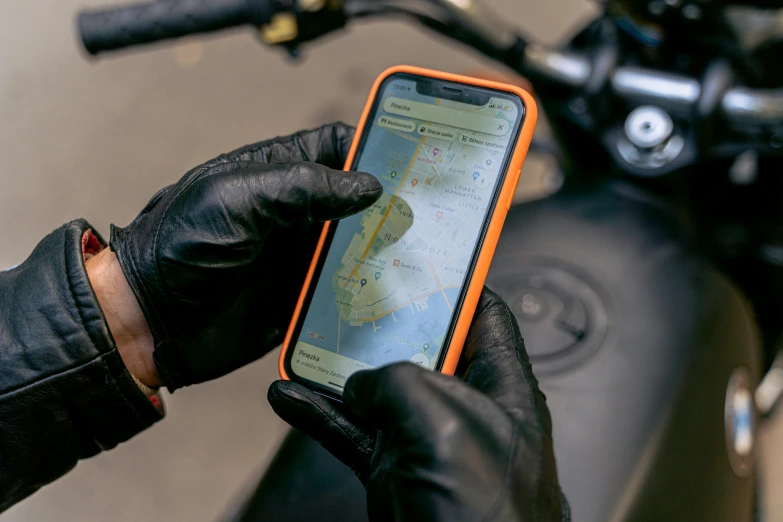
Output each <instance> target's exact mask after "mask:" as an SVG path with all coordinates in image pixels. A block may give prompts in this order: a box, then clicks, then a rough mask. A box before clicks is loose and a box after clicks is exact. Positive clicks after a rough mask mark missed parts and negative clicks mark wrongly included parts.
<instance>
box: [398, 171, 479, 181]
mask: <svg viewBox="0 0 783 522" xmlns="http://www.w3.org/2000/svg"><path fill="white" fill-rule="evenodd" d="M479 176H481V174H479V173H478V172H474V173H473V181H476V179H477V178H478V177H479ZM392 177H393V176H392Z"/></svg>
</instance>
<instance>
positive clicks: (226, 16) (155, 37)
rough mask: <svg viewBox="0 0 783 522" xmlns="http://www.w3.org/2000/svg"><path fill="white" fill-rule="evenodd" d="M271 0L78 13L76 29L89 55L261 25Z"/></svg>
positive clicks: (169, 1) (175, 1) (185, 2)
mask: <svg viewBox="0 0 783 522" xmlns="http://www.w3.org/2000/svg"><path fill="white" fill-rule="evenodd" d="M272 14H273V7H272V0H157V1H155V2H148V3H144V4H135V5H127V6H123V7H114V8H109V9H97V10H91V11H83V12H81V13H79V17H78V22H77V23H78V26H79V32H80V33H81V37H82V42H83V43H84V48H85V49H86V50H87V52H88V53H90V54H98V53H100V52H103V51H111V50H114V49H122V48H125V47H132V46H134V45H141V44H146V43H151V42H159V41H161V40H168V39H171V38H177V37H180V36H186V35H189V34H198V33H209V32H212V31H219V30H220V29H227V28H229V27H236V26H240V25H245V24H252V25H255V26H260V25H263V24H265V23H267V22H269V20H270V19H271V17H272Z"/></svg>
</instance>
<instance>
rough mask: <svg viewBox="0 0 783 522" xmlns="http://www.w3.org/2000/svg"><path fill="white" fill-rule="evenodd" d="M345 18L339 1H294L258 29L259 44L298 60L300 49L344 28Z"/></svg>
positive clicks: (340, 0)
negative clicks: (271, 47)
mask: <svg viewBox="0 0 783 522" xmlns="http://www.w3.org/2000/svg"><path fill="white" fill-rule="evenodd" d="M348 18H349V16H348V15H347V13H346V12H345V9H344V4H343V2H342V0H295V1H293V2H291V3H290V4H289V5H287V6H286V7H285V8H284V9H282V10H280V11H278V12H277V13H276V14H275V15H274V16H273V17H272V19H271V20H270V22H269V23H268V24H266V25H263V26H261V27H260V28H259V36H260V38H261V41H262V42H264V43H265V44H267V45H270V46H279V47H282V48H284V49H285V50H286V51H287V52H288V54H289V56H290V57H291V58H294V59H296V58H299V56H300V52H299V49H300V45H301V44H303V43H306V42H310V41H312V40H316V39H318V38H320V37H322V36H324V35H326V34H328V33H331V32H333V31H336V30H338V29H342V28H343V27H345V24H346V22H347V21H348Z"/></svg>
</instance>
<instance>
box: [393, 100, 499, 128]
mask: <svg viewBox="0 0 783 522" xmlns="http://www.w3.org/2000/svg"><path fill="white" fill-rule="evenodd" d="M383 110H384V111H386V112H388V113H389V114H399V115H400V116H408V117H409V118H415V119H417V120H424V121H430V122H433V123H442V124H444V125H450V126H451V127H458V128H460V129H467V130H471V131H475V132H483V133H486V134H494V135H495V136H502V135H504V134H505V133H507V132H508V129H509V127H510V126H511V123H510V122H508V121H506V120H501V119H500V118H493V117H491V116H483V115H481V114H475V113H472V112H468V111H461V110H456V109H452V108H448V107H441V106H439V105H431V104H429V103H421V102H416V101H411V100H403V99H402V98H395V97H390V98H386V100H385V101H384V102H383Z"/></svg>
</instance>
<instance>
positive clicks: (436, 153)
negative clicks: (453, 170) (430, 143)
mask: <svg viewBox="0 0 783 522" xmlns="http://www.w3.org/2000/svg"><path fill="white" fill-rule="evenodd" d="M439 152H440V149H438V148H434V149H432V155H433V156H437V155H438V153H439Z"/></svg>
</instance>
